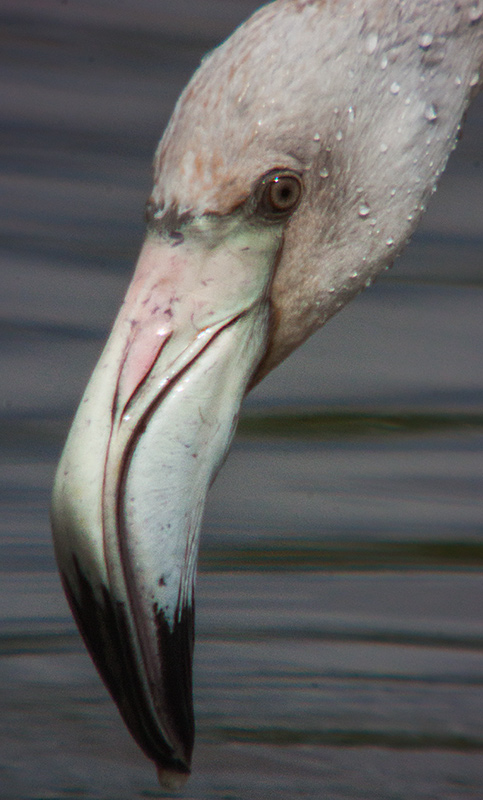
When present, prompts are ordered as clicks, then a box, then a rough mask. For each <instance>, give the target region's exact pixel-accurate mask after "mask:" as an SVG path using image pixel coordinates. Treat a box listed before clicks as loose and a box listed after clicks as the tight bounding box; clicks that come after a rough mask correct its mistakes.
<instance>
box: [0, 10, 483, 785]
mask: <svg viewBox="0 0 483 800" xmlns="http://www.w3.org/2000/svg"><path fill="white" fill-rule="evenodd" d="M258 5H259V3H258V2H252V1H251V0H218V1H215V0H177V2H176V3H173V2H168V1H166V2H165V0H136V1H135V2H134V0H2V2H1V4H0V20H1V22H2V25H1V34H0V35H1V48H0V98H1V100H0V204H1V213H0V264H1V283H0V286H1V290H0V342H1V344H0V442H1V447H0V798H1V800H34V799H35V800H48V799H53V798H88V800H91V799H92V800H94V798H95V799H97V798H99V799H100V798H102V800H107V799H108V798H109V799H111V798H112V800H114V799H117V798H120V799H121V798H156V797H161V796H164V795H163V794H162V792H161V791H160V790H159V788H158V787H157V783H156V779H155V774H154V770H153V768H152V766H151V765H150V763H149V762H147V761H146V760H145V758H144V757H143V756H142V754H141V753H140V752H139V751H138V749H137V747H136V745H135V744H134V743H133V742H132V741H131V739H130V737H129V735H128V734H127V732H126V731H125V729H124V726H123V724H122V723H121V721H120V718H119V717H118V714H117V711H116V710H115V708H114V705H113V704H112V702H111V700H110V698H109V696H108V694H107V692H106V690H105V689H104V687H103V686H102V684H101V682H100V680H99V679H98V677H97V674H96V672H95V670H94V668H93V666H92V665H91V663H90V660H89V658H88V656H87V655H86V653H85V651H84V648H83V645H82V642H81V640H80V638H79V636H78V634H77V632H76V629H75V627H74V623H73V621H72V619H71V617H70V614H69V611H68V608H67V606H66V603H65V600H64V598H63V595H62V591H61V588H60V584H59V580H58V577H57V573H56V568H55V562H54V558H53V551H52V545H51V540H50V530H49V519H48V513H49V502H50V491H51V484H52V478H53V474H54V470H55V465H56V461H57V459H58V457H59V454H60V450H61V447H62V444H63V441H64V438H65V435H66V433H67V430H68V426H69V423H70V420H71V418H72V415H73V413H74V410H75V408H76V406H77V403H78V401H79V399H80V395H81V392H82V390H83V388H84V386H85V384H86V382H87V379H88V376H89V374H90V372H91V370H92V368H93V366H94V364H95V362H96V360H97V357H98V355H99V353H100V350H101V348H102V345H103V342H104V340H105V337H106V336H107V333H108V330H109V328H110V326H111V324H112V321H113V319H114V317H115V314H116V311H117V308H118V306H119V304H120V302H121V300H122V297H123V295H124V292H125V289H126V287H127V284H128V281H129V277H130V273H131V270H132V267H133V265H134V262H135V259H136V256H137V252H138V249H139V247H140V243H141V241H142V237H143V228H144V222H143V206H144V202H145V199H146V197H147V196H148V194H149V191H150V188H151V160H152V154H153V152H154V148H155V146H156V144H157V141H158V139H159V137H160V134H161V132H162V130H163V128H164V126H165V124H166V122H167V120H168V118H169V115H170V113H171V111H172V108H173V106H174V103H175V101H176V98H177V96H178V95H179V93H180V91H181V89H182V88H183V86H184V85H185V84H186V82H187V81H188V79H189V77H190V75H191V74H192V72H193V71H194V69H195V68H196V66H197V65H198V64H199V61H200V58H201V57H202V56H203V54H204V53H205V52H206V51H207V50H210V49H212V48H213V47H214V46H215V45H216V44H218V43H219V42H221V41H222V40H223V39H224V38H225V37H226V36H227V35H228V34H229V33H230V32H231V31H232V30H233V28H234V27H235V26H236V25H237V24H238V23H239V22H241V21H242V20H243V19H245V18H246V17H247V16H248V15H249V14H250V13H251V12H252V11H253V10H254V9H255V8H256V7H258ZM482 262H483V97H480V98H479V101H478V102H476V103H475V104H474V106H473V107H472V109H471V112H470V114H469V116H468V120H467V124H466V126H465V130H464V137H463V140H462V142H461V143H460V145H459V147H458V149H457V150H456V152H455V153H454V154H453V155H452V157H451V160H450V162H449V166H448V169H447V172H446V174H445V175H444V177H443V179H442V181H441V183H440V188H439V190H438V192H437V194H436V195H435V197H434V198H433V199H432V201H431V205H430V210H429V212H428V213H427V215H426V216H425V218H424V221H423V224H422V226H421V227H420V229H419V230H418V232H417V234H416V235H415V237H414V240H413V242H412V243H411V245H410V247H409V248H408V250H407V252H406V254H405V255H404V256H403V257H402V258H401V259H400V260H399V261H398V262H397V264H396V266H395V268H394V270H392V271H391V272H390V273H387V274H385V275H384V276H383V277H382V278H381V279H380V280H379V281H378V282H377V284H376V285H375V286H374V287H373V288H371V290H370V291H368V292H366V293H365V294H363V295H361V296H360V297H359V298H357V300H356V301H354V302H353V303H352V304H351V305H350V306H349V307H348V308H346V309H344V311H343V312H342V313H341V314H340V315H339V316H338V317H337V318H335V319H334V320H332V321H331V322H330V323H329V324H328V326H327V327H326V328H325V329H323V330H322V331H320V332H319V333H318V334H317V335H316V336H314V337H313V338H312V339H311V340H310V341H309V342H307V344H306V345H305V346H304V347H303V348H302V349H301V350H300V351H298V352H297V353H296V354H295V355H294V356H293V357H292V358H290V359H289V360H288V361H287V362H286V363H285V364H283V365H282V366H281V367H279V368H278V370H276V371H275V372H274V373H272V375H270V376H269V377H268V378H267V379H266V380H265V381H264V382H263V383H262V385H261V386H259V387H258V388H257V389H256V390H255V391H254V392H253V393H252V394H251V395H250V396H249V397H248V398H247V401H246V403H245V406H244V413H243V417H242V421H241V424H240V428H239V433H238V435H237V438H236V440H235V443H234V446H233V448H232V452H231V455H230V457H229V459H228V462H227V464H226V465H225V467H224V468H223V470H222V472H221V474H220V476H219V478H218V480H217V482H216V484H215V486H214V488H213V490H212V492H211V495H210V498H209V502H208V506H207V511H206V515H205V523H204V530H203V544H202V552H201V569H200V575H199V580H198V598H197V613H198V617H197V646H196V658H195V698H196V715H197V725H198V739H197V746H196V751H195V759H194V768H193V769H194V771H193V777H192V779H191V781H190V783H189V784H188V786H187V789H186V791H185V792H184V793H183V797H185V798H204V799H205V800H208V798H210V800H211V798H224V800H266V799H267V798H271V797H277V800H293V798H310V799H311V800H320V798H321V797H324V798H330V799H331V800H332V799H333V798H334V799H338V798H357V800H361V798H370V799H371V800H375V799H376V798H381V799H382V798H384V799H385V800H386V799H387V798H398V799H399V798H404V800H406V798H407V800H419V799H420V798H421V799H422V798H425V799H426V798H428V799H429V798H432V799H433V800H436V799H437V800H443V798H444V799H446V798H451V799H453V798H458V799H459V800H463V798H464V799H465V800H468V799H469V798H474V799H475V800H477V799H478V800H481V797H482V796H483V760H482V754H483V700H482V683H483V620H482V611H481V608H482V600H483V575H482V566H483V536H482V517H483V514H482V512H483V501H482V486H483V455H482V443H483V404H482V396H483V394H482V390H483V360H482V354H481V347H480V342H481V337H482V324H483V323H482V321H483V291H482V288H483V270H482V266H483V263H482Z"/></svg>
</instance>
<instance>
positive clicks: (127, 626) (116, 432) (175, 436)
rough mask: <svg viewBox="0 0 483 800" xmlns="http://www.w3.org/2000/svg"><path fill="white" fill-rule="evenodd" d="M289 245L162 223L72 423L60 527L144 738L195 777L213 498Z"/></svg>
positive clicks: (233, 223) (170, 764)
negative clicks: (200, 625)
mask: <svg viewBox="0 0 483 800" xmlns="http://www.w3.org/2000/svg"><path fill="white" fill-rule="evenodd" d="M280 245H281V233H280V232H277V230H276V229H274V228H270V227H268V228H266V229H263V230H260V229H258V228H256V227H255V226H254V225H250V224H249V223H248V222H247V220H246V219H243V218H239V217H237V215H236V213H234V214H232V215H230V216H227V217H215V215H206V216H204V217H196V218H194V219H191V220H190V221H189V222H186V223H184V225H183V227H182V229H181V232H180V231H177V232H176V236H175V237H173V236H172V235H171V236H170V235H168V234H166V235H164V236H162V235H160V234H155V233H150V234H149V235H148V238H147V240H146V242H145V244H144V246H143V249H142V251H141V254H140V258H139V262H138V265H137V268H136V271H135V274H134V277H133V281H132V283H131V286H130V288H129V290H128V293H127V296H126V299H125V301H124V304H123V306H122V308H121V311H120V313H119V316H118V318H117V320H116V322H115V325H114V328H113V331H112V333H111V336H110V338H109V340H108V342H107V345H106V347H105V350H104V352H103V354H102V356H101V358H100V361H99V363H98V365H97V367H96V369H95V371H94V373H93V375H92V378H91V380H90V383H89V385H88V387H87V389H86V392H85V395H84V398H83V400H82V402H81V404H80V407H79V410H78V412H77V416H76V418H75V420H74V423H73V425H72V429H71V432H70V434H69V438H68V440H67V444H66V446H65V450H64V453H63V456H62V459H61V462H60V465H59V469H58V472H57V477H56V482H55V488H54V497H53V508H52V522H53V530H54V541H55V548H56V555H57V560H58V564H59V568H60V571H61V574H62V577H63V581H64V586H65V590H66V593H67V596H68V598H69V601H70V604H71V607H72V610H73V613H74V616H75V618H76V620H77V623H78V625H79V628H80V631H81V633H82V635H83V637H84V639H85V641H86V643H87V647H88V648H89V651H90V653H91V655H92V657H93V659H94V661H95V663H96V665H97V667H98V669H99V671H100V673H101V675H102V677H103V679H104V681H105V682H106V684H107V686H108V688H109V690H110V692H111V694H112V696H113V698H114V700H115V701H116V703H117V704H118V706H119V709H120V711H121V714H122V715H123V717H124V720H125V722H126V724H127V726H128V727H129V729H130V731H131V733H132V734H133V736H134V738H135V739H136V740H137V742H138V744H139V745H140V746H141V748H142V749H143V750H144V752H145V753H146V755H147V756H148V757H149V758H151V759H152V760H153V761H154V762H155V763H156V765H157V766H158V771H159V774H160V780H161V781H162V783H163V784H165V785H167V786H171V787H174V786H179V785H182V783H184V781H185V779H186V778H187V776H188V775H189V770H190V760H191V753H192V748H193V739H194V723H193V703H192V677H191V676H192V654H193V622H194V605H193V591H194V581H195V575H196V564H197V552H198V540H199V531H200V525H201V517H202V512H203V507H204V503H205V496H206V493H207V491H208V488H209V486H210V484H211V482H212V481H213V479H214V477H215V475H216V473H217V471H218V469H219V467H220V465H221V463H222V461H223V459H224V457H225V454H226V452H227V449H228V447H229V444H230V441H231V438H232V435H233V432H234V429H235V425H236V419H237V415H238V410H239V406H240V403H241V400H242V398H243V395H244V393H245V390H246V386H247V383H248V382H249V380H250V378H251V376H252V374H253V371H254V370H255V369H256V366H257V365H258V363H259V361H260V358H261V357H262V355H263V353H264V351H265V347H266V342H267V330H268V321H269V308H268V305H269V303H268V296H269V287H270V280H271V275H272V272H273V268H274V265H275V262H276V260H277V254H278V251H279V248H280Z"/></svg>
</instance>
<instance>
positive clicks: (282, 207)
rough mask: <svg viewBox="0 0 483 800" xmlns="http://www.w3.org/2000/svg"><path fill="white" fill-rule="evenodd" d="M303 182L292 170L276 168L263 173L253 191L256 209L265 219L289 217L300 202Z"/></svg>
mask: <svg viewBox="0 0 483 800" xmlns="http://www.w3.org/2000/svg"><path fill="white" fill-rule="evenodd" d="M302 194H303V184H302V179H301V177H300V175H298V173H296V172H292V170H288V169H277V170H272V171H271V172H269V173H267V175H264V176H263V178H262V179H261V181H260V182H259V184H258V186H257V189H256V191H255V202H256V206H255V207H256V211H257V213H259V214H261V215H262V216H263V217H265V218H266V219H270V220H280V219H285V218H286V217H289V216H290V214H292V213H293V212H294V211H295V209H296V208H297V206H298V205H299V203H300V200H301V198H302Z"/></svg>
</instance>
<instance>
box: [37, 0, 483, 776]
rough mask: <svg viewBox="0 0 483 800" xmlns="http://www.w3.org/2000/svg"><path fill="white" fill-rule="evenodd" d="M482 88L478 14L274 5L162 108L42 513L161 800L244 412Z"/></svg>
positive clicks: (380, 255) (442, 2)
mask: <svg viewBox="0 0 483 800" xmlns="http://www.w3.org/2000/svg"><path fill="white" fill-rule="evenodd" d="M482 72H483V3H482V2H481V0H350V1H349V0H275V2H272V3H269V4H268V5H265V6H263V7H262V8H260V9H259V10H258V12H256V13H255V14H254V15H253V16H252V17H251V18H250V19H249V20H248V21H247V22H246V23H245V24H243V25H242V26H241V27H240V28H238V29H237V30H236V31H235V33H234V34H233V35H232V36H231V37H230V38H229V39H228V40H227V41H226V42H225V43H224V44H222V45H221V46H220V47H219V48H218V49H216V50H215V51H214V52H212V53H211V54H210V55H209V56H208V57H207V58H205V60H204V61H203V62H202V64H201V66H200V68H199V69H198V71H197V72H196V73H195V75H194V77H193V78H192V80H191V82H190V83H189V84H188V86H187V88H186V89H185V90H184V92H183V94H182V95H181V97H180V99H179V101H178V103H177V105H176V108H175V110H174V113H173V116H172V119H171V121H170V123H169V125H168V127H167V129H166V132H165V133H164V136H163V137H162V139H161V142H160V144H159V146H158V149H157V151H156V155H155V159H154V188H153V191H152V195H151V197H150V198H149V200H148V203H147V207H146V218H147V234H146V239H145V242H144V244H143V247H142V249H141V253H140V256H139V260H138V264H137V267H136V270H135V273H134V277H133V280H132V283H131V285H130V288H129V290H128V292H127V295H126V299H125V301H124V303H123V305H122V308H121V310H120V312H119V316H118V318H117V320H116V322H115V324H114V327H113V330H112V333H111V335H110V338H109V340H108V342H107V344H106V347H105V349H104V352H103V353H102V355H101V358H100V361H99V363H98V365H97V367H96V369H95V371H94V373H93V375H92V378H91V380H90V382H89V384H88V387H87V389H86V392H85V394H84V397H83V399H82V402H81V404H80V407H79V410H78V412H77V416H76V418H75V420H74V423H73V425H72V428H71V431H70V434H69V437H68V440H67V443H66V446H65V450H64V453H63V455H62V458H61V461H60V464H59V468H58V472H57V477H56V481H55V487H54V495H53V507H52V521H53V531H54V541H55V548H56V556H57V560H58V565H59V569H60V572H61V575H62V579H63V583H64V586H65V590H66V593H67V596H68V599H69V601H70V604H71V608H72V610H73V613H74V616H75V618H76V620H77V623H78V625H79V628H80V631H81V633H82V635H83V637H84V639H85V641H86V643H87V646H88V648H89V650H90V653H91V655H92V657H93V659H94V661H95V663H96V665H97V667H98V669H99V671H100V673H101V675H102V677H103V679H104V681H105V682H106V684H107V686H108V688H109V690H110V692H111V694H112V696H113V698H114V700H115V701H116V703H117V704H118V706H119V709H120V711H121V714H122V716H123V717H124V720H125V722H126V724H127V726H128V728H129V729H130V731H131V733H132V734H133V736H134V738H135V739H136V741H137V742H138V744H139V745H140V746H141V748H142V749H143V750H144V752H145V754H146V755H147V756H148V757H149V758H150V759H152V760H153V761H154V762H155V764H156V765H157V768H158V774H159V779H160V781H161V783H162V784H163V785H165V786H171V787H178V786H181V785H182V784H183V783H184V781H185V780H186V779H187V777H188V775H189V772H190V760H191V754H192V749H193V741H194V720H193V704H192V679H191V673H192V655H193V639H194V635H193V630H194V628H193V624H194V610H193V592H194V582H195V575H196V562H197V551H198V541H199V533H200V526H201V518H202V513H203V507H204V503H205V496H206V493H207V490H208V488H209V486H210V484H211V482H212V481H213V480H214V477H215V475H216V473H217V471H218V469H219V467H220V465H221V463H222V462H223V460H224V458H225V456H226V453H227V450H228V448H229V444H230V441H231V438H232V436H233V433H234V430H235V427H236V421H237V416H238V412H239V407H240V403H241V401H242V399H243V396H244V395H245V393H246V392H247V391H248V390H249V389H250V388H251V387H252V386H253V385H254V384H255V383H257V382H258V381H260V380H261V379H262V378H263V376H264V375H266V373H267V372H269V371H270V370H271V369H273V368H274V367H275V366H276V365H277V364H278V363H279V362H280V361H282V359H284V358H285V357H286V356H287V355H289V353H290V352H291V351H292V350H294V349H295V348H296V347H297V346H298V345H300V344H301V343H302V342H303V341H304V340H305V339H306V338H307V337H308V336H310V334H311V333H313V332H314V331H315V330H316V329H318V328H319V327H320V326H321V325H323V324H324V323H325V322H326V321H327V320H328V319H329V318H330V317H331V316H332V315H333V314H334V313H335V312H337V311H338V310H339V309H340V308H341V307H342V306H343V305H345V303H347V302H348V301H349V300H350V299H351V298H352V297H354V296H355V295H356V294H357V293H358V292H360V291H361V290H362V289H364V288H365V287H366V286H368V285H369V284H370V283H371V282H372V281H373V280H374V278H375V277H376V276H377V274H378V273H379V272H381V270H383V269H384V268H386V267H388V266H389V265H390V264H391V263H392V262H393V261H394V259H395V257H396V256H397V255H398V254H399V253H400V252H401V250H402V249H403V248H404V245H405V244H406V243H407V241H408V239H409V237H410V236H411V233H412V232H413V231H414V229H415V227H416V225H417V222H418V220H419V218H420V216H421V214H422V212H423V211H424V209H425V206H426V203H427V201H428V199H429V197H430V195H431V193H432V192H433V191H434V189H435V186H436V183H437V180H438V177H439V176H440V175H441V173H442V171H443V170H444V167H445V164H446V161H447V158H448V156H449V154H450V152H451V150H452V149H453V147H454V146H455V143H456V140H457V137H458V133H459V130H460V125H461V121H462V118H463V116H464V114H465V111H466V109H467V107H468V105H469V102H470V100H471V99H472V98H473V97H474V96H475V95H476V93H477V91H478V90H479V89H480V88H481V85H482V82H483V80H482V78H483V75H482V74H481V73H482Z"/></svg>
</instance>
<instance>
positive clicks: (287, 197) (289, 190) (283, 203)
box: [270, 178, 297, 211]
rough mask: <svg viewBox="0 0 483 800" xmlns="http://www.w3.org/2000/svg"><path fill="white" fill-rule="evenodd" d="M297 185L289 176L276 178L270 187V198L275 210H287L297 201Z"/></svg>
mask: <svg viewBox="0 0 483 800" xmlns="http://www.w3.org/2000/svg"><path fill="white" fill-rule="evenodd" d="M296 190H297V185H294V181H293V180H292V179H291V178H276V179H275V180H274V181H273V183H272V185H271V187H270V200H271V203H272V206H273V208H274V209H275V210H276V211H287V209H289V208H290V207H291V206H292V205H294V203H295V202H296V201H297V191H296Z"/></svg>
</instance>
